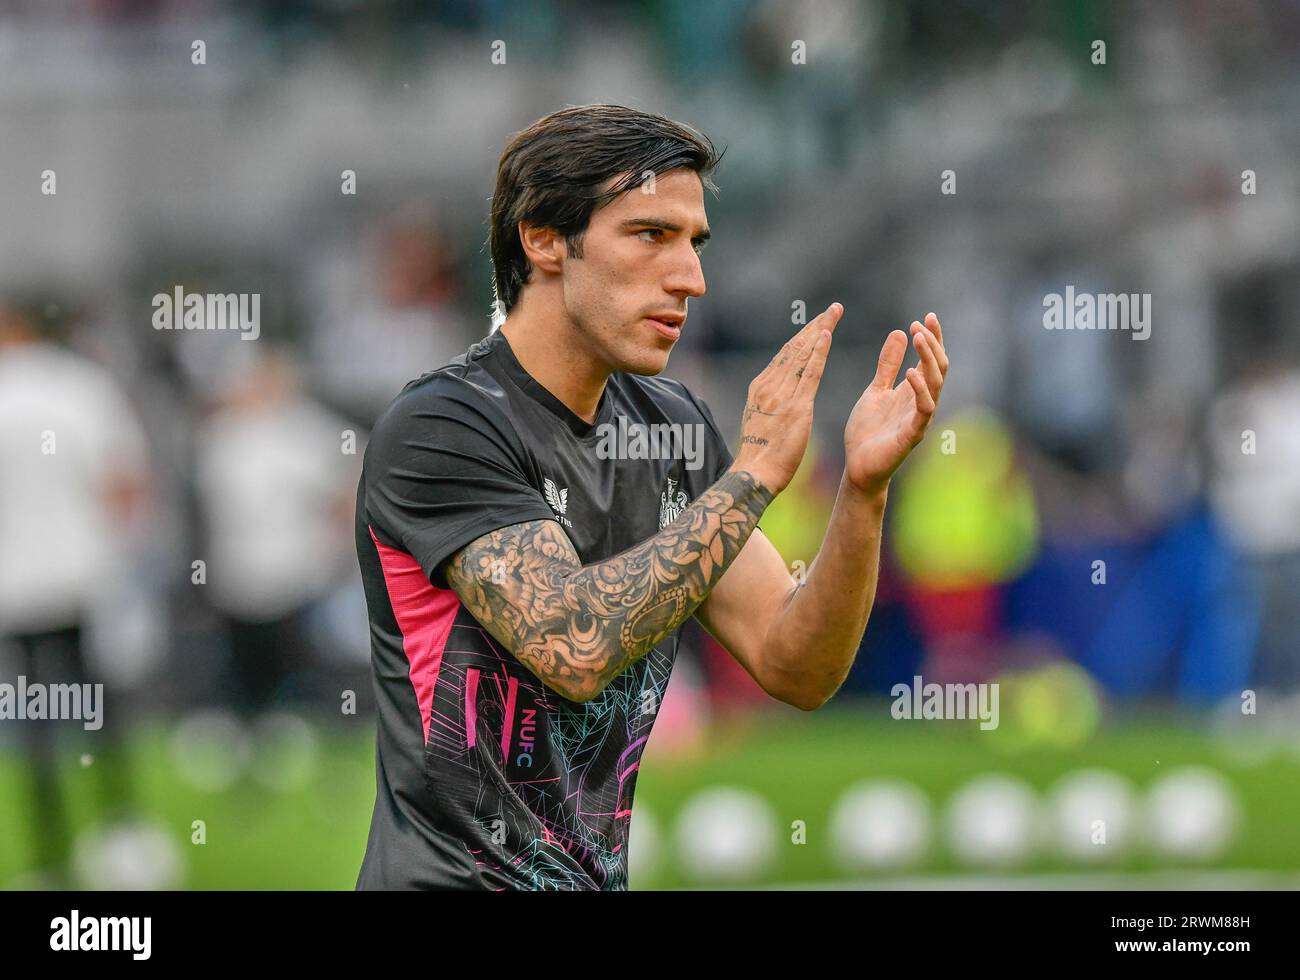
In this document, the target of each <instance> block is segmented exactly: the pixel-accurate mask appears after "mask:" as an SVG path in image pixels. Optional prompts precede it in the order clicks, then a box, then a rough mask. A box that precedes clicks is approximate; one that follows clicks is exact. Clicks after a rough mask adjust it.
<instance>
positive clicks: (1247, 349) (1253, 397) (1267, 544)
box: [1207, 270, 1300, 691]
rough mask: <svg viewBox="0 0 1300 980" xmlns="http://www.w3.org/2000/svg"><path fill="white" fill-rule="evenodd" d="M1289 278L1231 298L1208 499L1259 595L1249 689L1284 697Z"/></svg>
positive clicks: (1295, 652) (1293, 460) (1294, 570)
mask: <svg viewBox="0 0 1300 980" xmlns="http://www.w3.org/2000/svg"><path fill="white" fill-rule="evenodd" d="M1295 278H1296V273H1295V271H1294V270H1291V271H1290V272H1289V273H1283V274H1282V275H1280V276H1278V275H1264V276H1254V277H1250V278H1249V279H1248V280H1247V281H1246V282H1245V283H1243V284H1241V285H1240V286H1238V287H1236V288H1232V287H1230V288H1229V289H1228V290H1227V295H1226V296H1225V297H1224V299H1225V304H1226V308H1225V314H1226V315H1225V316H1224V318H1223V346H1224V348H1225V356H1224V368H1225V374H1227V382H1226V384H1225V385H1224V387H1223V388H1222V389H1221V390H1220V392H1219V394H1218V395H1217V397H1216V398H1215V399H1214V401H1213V403H1212V405H1211V406H1210V410H1209V413H1208V418H1207V440H1208V444H1209V450H1210V454H1211V457H1212V461H1213V467H1212V471H1211V477H1210V500H1211V502H1212V504H1213V506H1214V509H1215V512H1216V514H1217V515H1218V517H1219V519H1220V521H1221V522H1222V524H1223V525H1224V526H1225V527H1226V528H1227V532H1228V534H1229V536H1230V538H1231V540H1232V541H1233V543H1234V544H1235V545H1236V547H1237V548H1238V549H1239V550H1240V552H1241V553H1242V555H1243V558H1244V561H1245V564H1246V566H1247V569H1248V578H1249V580H1250V582H1251V584H1252V585H1253V586H1254V588H1255V589H1257V590H1258V595H1259V638H1258V644H1257V646H1256V650H1255V663H1254V672H1253V676H1252V678H1251V680H1252V681H1253V682H1254V683H1255V684H1257V685H1259V686H1261V687H1265V688H1272V689H1277V690H1281V691H1294V690H1297V689H1300V602H1298V601H1297V599H1296V590H1297V583H1300V362H1298V359H1297V346H1298V345H1297V340H1296V334H1295V331H1294V330H1292V329H1288V325H1287V318H1288V317H1293V316H1294V314H1293V313H1292V312H1291V304H1290V303H1289V302H1288V301H1287V300H1286V299H1285V298H1284V294H1282V292H1281V290H1282V288H1283V286H1282V284H1283V283H1284V282H1291V283H1294V281H1295ZM1290 288H1291V289H1292V290H1294V286H1291V287H1290Z"/></svg>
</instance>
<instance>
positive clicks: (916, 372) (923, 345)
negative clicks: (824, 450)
mask: <svg viewBox="0 0 1300 980" xmlns="http://www.w3.org/2000/svg"><path fill="white" fill-rule="evenodd" d="M911 332H912V344H913V346H915V347H916V352H917V354H918V355H919V356H920V359H921V360H920V363H919V364H917V365H916V367H912V368H908V369H907V376H906V380H904V381H900V382H899V383H898V385H897V386H894V379H895V378H896V377H897V376H898V369H899V368H900V367H902V365H903V357H904V355H905V354H906V353H907V334H905V333H903V331H901V330H895V331H893V332H892V333H891V334H890V335H889V336H888V337H887V338H885V344H884V346H883V347H882V348H881V350H880V363H879V365H878V367H877V368H876V377H875V379H874V380H872V382H871V384H870V385H868V386H867V390H866V391H864V392H863V393H862V397H861V398H859V399H858V403H857V404H856V405H854V406H853V411H852V412H851V413H850V414H849V421H848V424H846V425H845V427H844V474H845V476H846V477H847V478H848V480H849V482H850V483H852V484H853V486H855V487H857V488H858V489H859V490H862V491H863V492H864V493H878V492H882V491H883V490H885V489H886V488H887V487H888V486H889V480H890V478H891V477H892V476H893V475H894V471H895V470H896V469H898V467H899V466H900V465H902V462H903V460H905V459H906V458H907V454H908V453H910V452H911V451H912V450H913V448H915V447H916V445H917V443H919V442H920V441H921V439H922V438H923V437H924V436H925V430H926V429H927V428H929V425H930V420H931V419H932V418H934V412H935V408H936V407H937V406H938V403H939V393H940V392H941V391H942V390H943V382H944V379H945V378H946V377H947V375H948V354H947V352H946V351H945V350H944V347H943V329H942V328H941V327H940V326H939V318H938V317H937V316H935V315H934V314H933V313H930V314H928V315H927V316H926V318H925V324H924V325H922V324H921V323H919V322H918V321H915V320H913V321H912V327H911Z"/></svg>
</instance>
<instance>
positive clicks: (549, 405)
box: [488, 329, 614, 439]
mask: <svg viewBox="0 0 1300 980" xmlns="http://www.w3.org/2000/svg"><path fill="white" fill-rule="evenodd" d="M488 345H489V350H496V351H497V352H499V354H500V356H501V364H502V366H503V367H504V369H505V372H506V375H507V376H508V377H509V378H510V380H511V381H513V382H514V383H515V386H516V387H517V388H518V389H519V390H520V391H521V392H523V393H524V394H525V395H527V396H528V397H529V398H531V399H532V400H533V401H535V402H537V403H538V404H539V405H541V406H542V407H543V408H545V409H546V410H547V411H549V412H550V413H551V414H552V415H554V416H555V417H556V418H557V419H559V420H560V421H561V422H563V423H564V424H565V425H566V426H567V427H568V429H569V431H570V432H572V433H573V434H574V435H575V436H577V437H578V438H579V439H585V438H589V437H590V436H593V435H595V434H596V431H597V430H598V429H599V428H600V427H601V426H602V425H605V424H607V423H608V422H610V421H611V420H612V418H613V415H614V400H613V397H612V396H611V394H610V388H611V387H612V385H613V381H614V375H610V377H609V381H607V382H606V383H605V390H604V391H602V392H601V393H600V404H599V405H597V406H596V421H594V422H588V421H587V420H586V419H584V418H583V417H582V416H580V415H578V414H577V413H576V412H574V411H573V410H572V409H571V408H569V406H568V405H566V404H564V402H562V401H560V399H558V398H556V397H555V395H554V394H552V393H551V392H550V391H549V390H547V388H546V387H545V386H544V385H543V384H542V383H541V382H540V381H538V380H537V379H536V378H534V377H533V376H532V375H531V374H529V373H528V372H527V371H526V370H524V366H523V365H522V364H520V363H519V358H518V357H516V356H515V352H514V349H513V348H512V347H511V346H510V341H509V340H507V339H506V335H505V334H504V333H502V332H501V330H500V329H498V330H495V331H494V332H493V333H492V334H491V335H490V336H489V337H488Z"/></svg>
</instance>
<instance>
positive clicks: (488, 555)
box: [447, 472, 772, 701]
mask: <svg viewBox="0 0 1300 980" xmlns="http://www.w3.org/2000/svg"><path fill="white" fill-rule="evenodd" d="M771 500H772V494H771V493H770V492H769V491H768V490H767V489H766V488H765V487H764V486H763V485H762V484H760V483H759V482H758V481H756V480H755V479H753V477H751V476H750V474H748V473H743V472H728V473H727V474H725V475H724V476H723V477H722V478H721V479H720V480H718V482H717V483H715V484H714V485H713V486H712V487H710V488H709V489H708V490H706V491H705V492H704V493H703V494H701V495H700V496H699V498H698V499H696V500H695V501H694V502H693V503H692V504H691V505H690V506H689V507H687V508H686V510H685V511H683V512H682V514H681V516H680V517H678V519H677V520H675V521H674V522H673V523H671V524H669V525H668V526H667V527H666V528H664V529H663V530H661V531H660V532H659V533H658V534H656V535H655V536H654V537H652V538H649V539H647V540H646V541H643V542H641V543H640V544H637V545H634V546H633V547H631V548H629V549H627V550H626V551H623V552H620V553H619V554H617V555H614V556H613V557H611V558H607V559H605V560H603V561H599V562H594V563H592V564H590V565H585V566H584V565H582V564H581V563H580V562H579V560H578V557H577V554H576V553H575V552H574V550H573V546H572V544H571V543H570V542H569V540H568V538H567V537H566V536H565V535H564V533H563V531H561V530H560V529H559V527H558V526H557V525H555V523H554V522H552V521H537V522H532V523H530V524H520V525H514V526H513V527H507V528H502V529H500V530H499V531H494V532H493V533H492V534H489V535H485V536H484V537H483V538H480V539H479V540H478V541H476V542H474V543H473V544H472V545H471V546H470V547H468V548H466V549H464V550H463V551H461V552H459V553H458V554H457V555H456V556H455V557H454V558H453V560H452V562H451V563H450V565H449V566H448V569H447V579H448V582H449V584H451V585H452V587H453V588H454V589H456V591H457V593H458V594H459V595H460V596H461V599H462V601H463V602H465V604H466V606H467V607H468V608H469V610H470V612H471V613H472V614H473V615H474V617H475V618H476V619H477V620H478V621H479V622H480V623H481V624H482V625H483V627H484V628H485V629H487V630H488V632H489V633H491V634H492V636H493V637H495V638H496V639H497V640H498V641H499V642H501V643H502V644H504V645H505V646H506V647H507V648H508V649H510V650H511V651H512V652H513V653H514V654H515V655H516V656H517V657H518V658H519V659H520V660H521V661H522V662H523V663H524V664H525V666H527V667H528V668H529V669H530V670H532V671H533V672H534V673H535V674H537V676H538V677H539V678H540V679H541V680H542V681H543V682H544V683H546V684H547V686H549V687H551V688H552V689H554V690H556V691H558V692H560V693H561V694H563V695H564V696H566V697H568V698H570V699H572V700H578V701H585V700H589V699H590V698H592V697H595V696H596V695H597V694H598V693H600V691H601V690H602V689H604V687H605V686H606V685H607V684H608V683H609V682H610V681H611V680H612V679H613V678H614V677H616V676H617V675H618V674H619V673H620V672H621V671H623V670H625V669H626V668H627V667H629V666H630V665H631V664H633V663H634V662H635V661H636V660H638V659H639V658H641V657H642V656H644V655H645V654H646V653H648V652H649V651H650V650H651V649H652V648H653V647H654V646H655V644H657V643H659V641H661V640H662V639H663V638H664V637H665V636H667V635H668V634H669V633H671V632H672V631H673V630H674V629H676V628H677V627H678V626H680V625H681V624H682V622H683V621H685V619H686V618H687V617H688V616H690V615H691V614H692V613H693V612H694V611H695V609H696V607H698V606H699V604H700V603H701V602H702V601H703V600H704V598H705V596H707V595H708V594H709V592H710V590H712V589H713V587H714V586H715V585H716V584H717V583H718V580H719V579H720V578H721V577H722V574H723V572H725V571H726V569H727V567H728V566H729V565H730V564H731V562H732V561H733V560H734V559H735V557H736V555H737V554H739V553H740V549H741V548H742V547H743V545H744V544H745V541H746V540H748V538H749V536H750V534H751V533H752V532H753V530H754V527H755V526H756V525H757V523H758V519H759V517H760V516H761V515H762V513H763V510H764V509H765V508H766V507H767V505H768V504H769V503H770V502H771Z"/></svg>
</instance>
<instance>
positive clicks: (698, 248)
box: [691, 238, 709, 255]
mask: <svg viewBox="0 0 1300 980" xmlns="http://www.w3.org/2000/svg"><path fill="white" fill-rule="evenodd" d="M691 244H692V245H693V246H695V254H696V255H699V254H700V253H701V252H703V251H704V246H706V245H708V244H709V240H708V239H707V238H702V239H700V240H698V241H694V242H691Z"/></svg>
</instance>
